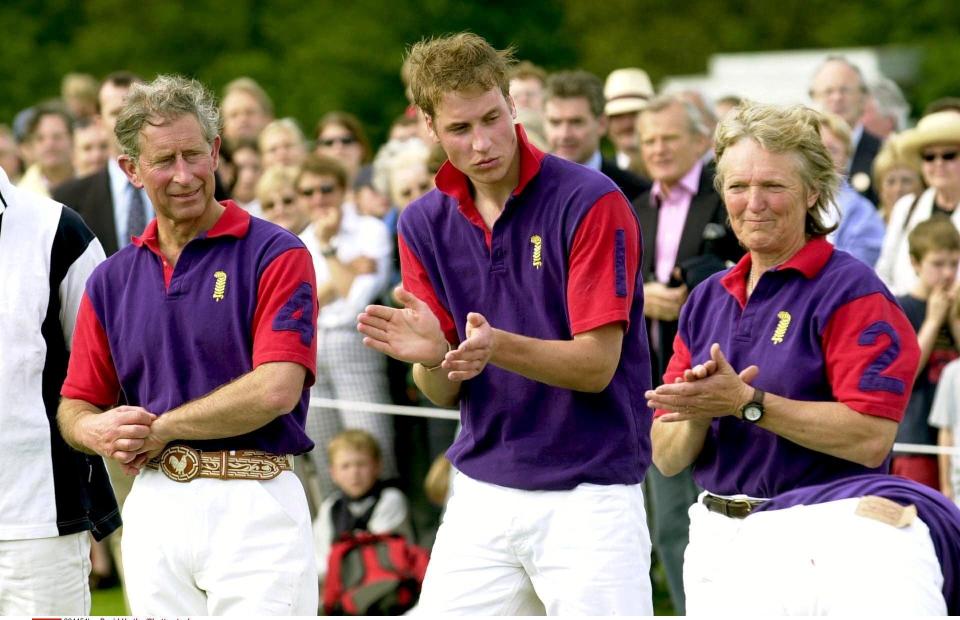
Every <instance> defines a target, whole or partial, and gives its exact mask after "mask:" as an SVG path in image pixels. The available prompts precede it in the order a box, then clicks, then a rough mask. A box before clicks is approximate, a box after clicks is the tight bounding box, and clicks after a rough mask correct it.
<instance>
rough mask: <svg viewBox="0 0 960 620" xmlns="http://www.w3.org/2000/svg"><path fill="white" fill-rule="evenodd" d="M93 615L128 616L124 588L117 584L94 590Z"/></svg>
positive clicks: (91, 611) (91, 609)
mask: <svg viewBox="0 0 960 620" xmlns="http://www.w3.org/2000/svg"><path fill="white" fill-rule="evenodd" d="M92 594H93V604H92V605H91V606H90V615H91V616H126V615H127V614H128V613H130V612H128V611H127V606H126V603H124V602H123V588H121V587H120V586H117V587H115V588H110V589H109V590H94V591H93V592H92Z"/></svg>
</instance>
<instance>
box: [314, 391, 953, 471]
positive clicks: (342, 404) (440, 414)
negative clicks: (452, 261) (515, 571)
mask: <svg viewBox="0 0 960 620" xmlns="http://www.w3.org/2000/svg"><path fill="white" fill-rule="evenodd" d="M310 406H311V407H329V408H331V409H343V410H347V411H365V412H367V413H384V414H387V415H408V416H414V417H420V418H437V419H440V420H459V419H460V412H459V411H457V410H456V409H439V408H437V407H407V406H403V405H387V404H383V403H364V402H358V401H355V400H337V399H334V398H316V397H314V398H311V399H310ZM893 452H894V453H896V454H948V455H950V456H958V457H960V446H958V447H955V448H949V447H945V446H926V445H922V444H915V443H895V444H893Z"/></svg>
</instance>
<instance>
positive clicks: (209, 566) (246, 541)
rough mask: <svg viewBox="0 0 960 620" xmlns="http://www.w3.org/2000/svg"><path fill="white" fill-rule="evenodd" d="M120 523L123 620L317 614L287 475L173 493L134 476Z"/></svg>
mask: <svg viewBox="0 0 960 620" xmlns="http://www.w3.org/2000/svg"><path fill="white" fill-rule="evenodd" d="M123 521H124V528H123V529H124V531H123V541H122V551H123V564H124V570H125V572H126V575H125V576H126V584H125V585H126V590H127V595H128V597H129V600H130V608H131V609H130V611H131V613H132V614H133V615H136V616H153V615H165V616H172V615H199V616H219V615H222V614H239V615H246V616H291V615H293V616H304V615H315V614H316V613H317V606H318V603H319V601H318V598H319V591H318V582H317V566H316V560H315V558H314V553H313V538H312V533H311V529H310V513H309V510H308V508H307V500H306V496H305V495H304V492H303V486H302V485H301V484H300V480H299V479H297V477H296V475H294V473H293V472H289V471H285V472H281V473H280V475H279V476H278V477H276V478H274V479H273V480H268V481H258V480H217V479H210V478H195V479H194V480H191V481H190V482H187V483H180V482H174V481H172V480H170V479H168V478H167V477H166V476H164V475H163V474H162V473H161V472H159V471H155V470H152V469H144V470H142V471H141V473H140V475H138V476H137V479H136V480H135V481H134V483H133V489H132V490H131V491H130V495H129V496H128V497H127V501H126V503H125V504H124V507H123Z"/></svg>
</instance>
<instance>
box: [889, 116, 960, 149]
mask: <svg viewBox="0 0 960 620" xmlns="http://www.w3.org/2000/svg"><path fill="white" fill-rule="evenodd" d="M898 143H899V144H898V146H899V147H900V152H901V153H902V154H903V155H904V156H906V157H917V158H919V157H920V151H921V150H923V148H924V147H927V146H930V145H931V144H960V112H955V111H953V110H945V111H943V112H934V113H933V114H928V115H926V116H924V117H923V118H921V119H920V122H919V123H917V126H916V127H914V128H913V129H907V130H906V131H904V132H902V133H901V134H900V136H899V139H898Z"/></svg>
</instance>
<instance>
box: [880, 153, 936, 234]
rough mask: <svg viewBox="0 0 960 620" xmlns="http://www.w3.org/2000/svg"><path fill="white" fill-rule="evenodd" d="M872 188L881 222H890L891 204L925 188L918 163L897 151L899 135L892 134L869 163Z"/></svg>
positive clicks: (917, 160)
mask: <svg viewBox="0 0 960 620" xmlns="http://www.w3.org/2000/svg"><path fill="white" fill-rule="evenodd" d="M873 185H874V187H876V188H877V192H878V196H879V197H880V202H879V204H877V208H878V209H880V215H881V216H882V217H883V221H884V222H885V223H886V222H889V221H890V213H891V212H893V205H895V204H897V201H898V200H900V199H901V198H903V197H904V196H906V195H907V194H920V193H921V192H923V190H924V189H926V186H925V185H924V184H923V176H922V175H921V172H920V160H919V159H917V158H915V157H913V158H908V157H904V156H903V153H901V152H900V135H899V134H893V135H891V136H890V137H889V138H887V140H886V142H884V143H883V148H881V149H880V152H879V153H877V156H876V157H875V158H874V160H873Z"/></svg>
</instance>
